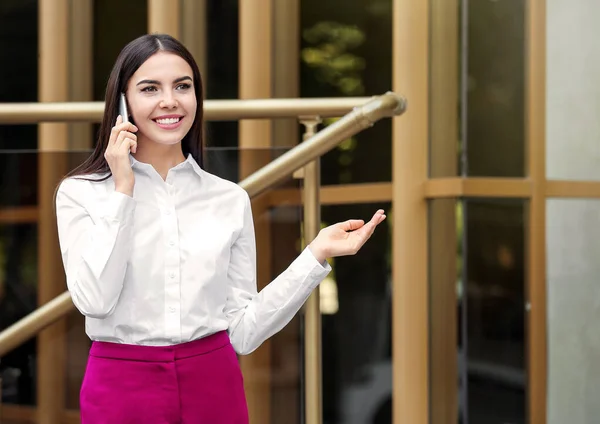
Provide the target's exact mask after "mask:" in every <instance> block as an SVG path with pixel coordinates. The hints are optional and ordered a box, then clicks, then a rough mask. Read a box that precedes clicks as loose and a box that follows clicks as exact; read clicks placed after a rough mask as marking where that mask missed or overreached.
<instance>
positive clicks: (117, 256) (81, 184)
mask: <svg viewBox="0 0 600 424" xmlns="http://www.w3.org/2000/svg"><path fill="white" fill-rule="evenodd" d="M90 184H93V183H89V182H87V181H83V180H75V179H67V180H65V181H63V183H62V184H61V185H60V187H59V189H58V191H57V194H56V216H57V225H58V238H59V243H60V249H61V255H62V259H63V265H64V267H65V273H66V277H67V287H68V289H69V292H70V293H71V297H72V299H73V303H74V304H75V306H76V307H77V309H79V311H80V312H81V313H82V314H84V315H86V316H89V317H93V318H105V317H107V316H109V315H110V314H112V312H113V311H114V310H115V307H116V305H117V301H118V300H119V296H120V294H121V291H122V289H123V280H124V278H125V272H126V270H127V262H128V259H129V252H130V251H131V247H132V233H133V215H134V211H135V201H134V199H133V198H131V197H130V196H127V195H125V194H122V193H119V192H111V193H109V194H108V196H107V197H106V198H105V199H102V201H101V200H100V199H98V200H97V201H94V199H91V200H89V201H87V202H84V199H86V198H90V197H91V196H90V195H89V194H90V192H93V187H90ZM84 203H85V204H84Z"/></svg>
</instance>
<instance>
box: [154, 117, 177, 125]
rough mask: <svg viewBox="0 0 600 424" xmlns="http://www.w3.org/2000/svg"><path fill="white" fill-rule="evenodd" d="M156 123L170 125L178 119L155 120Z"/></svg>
mask: <svg viewBox="0 0 600 424" xmlns="http://www.w3.org/2000/svg"><path fill="white" fill-rule="evenodd" d="M156 122H157V123H159V124H161V125H171V124H176V123H178V122H179V118H166V119H157V120H156Z"/></svg>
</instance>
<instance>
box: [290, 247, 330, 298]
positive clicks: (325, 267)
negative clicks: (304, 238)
mask: <svg viewBox="0 0 600 424" xmlns="http://www.w3.org/2000/svg"><path fill="white" fill-rule="evenodd" d="M294 265H295V266H298V267H299V268H301V269H305V270H307V271H308V273H307V277H306V280H305V283H306V284H307V285H309V286H310V287H311V289H312V288H315V287H316V286H318V285H319V284H320V283H321V281H323V279H325V277H327V275H328V274H329V273H330V272H331V265H329V262H327V261H325V262H324V263H319V261H317V258H315V256H314V255H313V253H312V251H311V250H310V249H309V248H308V247H305V248H304V250H303V251H302V253H300V255H299V256H298V258H296V260H295V261H294Z"/></svg>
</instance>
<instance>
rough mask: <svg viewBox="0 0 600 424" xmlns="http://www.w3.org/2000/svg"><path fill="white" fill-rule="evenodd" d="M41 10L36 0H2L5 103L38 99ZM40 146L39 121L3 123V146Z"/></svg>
mask: <svg viewBox="0 0 600 424" xmlns="http://www.w3.org/2000/svg"><path fill="white" fill-rule="evenodd" d="M37 13H38V2H37V1H36V0H3V1H0V63H1V64H2V66H0V81H2V83H1V84H0V102H2V103H6V102H35V101H37V91H38V74H37V69H38V25H37V24H38V19H37ZM15 40H18V42H15ZM9 64H10V65H9ZM36 147H37V126H36V125H0V150H6V149H35V148H36Z"/></svg>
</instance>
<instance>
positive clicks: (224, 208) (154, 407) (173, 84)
mask: <svg viewBox="0 0 600 424" xmlns="http://www.w3.org/2000/svg"><path fill="white" fill-rule="evenodd" d="M121 93H124V94H125V96H126V99H127V104H128V111H129V115H130V116H129V117H127V118H128V121H129V122H124V120H123V117H122V116H118V103H119V98H120V95H121ZM202 98H203V96H202V81H201V79H200V72H199V71H198V66H197V65H196V63H195V62H194V59H193V58H192V56H191V55H190V53H189V52H188V51H187V50H186V49H185V47H183V45H181V44H180V43H179V42H178V41H176V40H175V39H173V38H172V37H169V36H167V35H145V36H142V37H140V38H138V39H136V40H134V41H133V42H131V43H130V44H129V45H127V46H126V47H125V48H124V49H123V51H122V52H121V54H120V55H119V57H118V59H117V61H116V64H115V66H114V68H113V70H112V73H111V75H110V79H109V81H108V86H107V89H106V99H105V100H106V109H105V112H104V117H103V120H102V124H101V127H100V133H99V139H98V143H97V145H96V148H95V150H94V152H93V153H92V155H91V156H90V157H89V159H88V160H87V161H85V162H84V163H83V164H82V165H81V166H80V167H78V168H77V169H75V170H74V171H73V172H71V173H70V174H69V175H67V177H66V178H65V180H63V182H62V183H61V184H60V186H59V188H58V190H57V196H56V208H57V219H58V231H59V239H60V247H61V252H62V257H63V262H64V266H65V271H66V276H67V285H68V289H69V291H70V292H71V295H72V298H73V302H74V303H75V306H76V307H77V308H78V309H79V311H81V313H82V314H84V315H85V316H86V332H87V334H88V335H89V337H90V338H91V339H92V341H93V343H92V347H91V350H90V355H89V360H88V365H87V370H86V374H85V378H84V381H83V384H82V387H81V398H80V408H81V420H82V423H83V424H100V423H106V424H124V423H152V424H162V423H247V422H248V412H247V407H246V400H245V395H244V387H243V380H242V375H241V372H240V368H239V366H238V362H237V357H236V352H237V353H239V354H248V353H250V352H252V351H254V350H255V349H256V348H258V347H259V346H260V344H261V343H262V342H263V341H264V340H266V339H267V338H269V337H271V336H272V335H273V334H275V333H276V332H278V331H279V330H280V329H281V328H283V327H284V326H285V325H286V324H287V323H288V322H289V321H290V320H291V319H292V317H293V316H294V314H296V313H297V312H298V310H299V308H300V307H301V306H302V304H303V303H304V302H305V301H306V299H307V298H308V296H309V294H310V293H311V291H312V290H313V289H314V288H315V287H316V286H317V285H318V284H319V283H320V282H321V281H322V280H323V279H324V277H325V276H326V275H327V274H328V272H329V271H330V267H329V265H328V264H327V261H326V259H327V258H328V257H334V256H342V255H351V254H355V253H356V252H357V251H358V250H359V249H360V248H361V246H362V245H363V244H364V243H365V241H366V240H367V239H368V238H369V237H370V236H371V234H372V233H373V231H374V229H375V227H376V226H377V225H378V224H379V223H381V222H382V221H383V220H384V219H385V215H384V214H383V211H381V210H380V211H377V212H376V213H375V215H374V216H373V218H372V219H371V220H370V222H368V223H366V224H365V223H364V222H363V221H361V220H349V221H347V222H343V223H338V224H335V225H332V226H330V227H327V228H325V229H323V230H322V231H321V232H320V233H319V234H318V236H317V237H316V238H315V240H313V241H312V242H311V243H310V245H309V246H308V247H307V248H306V249H305V250H304V251H303V252H302V253H301V254H300V255H299V257H298V258H297V259H296V260H294V262H293V263H292V264H291V265H290V266H289V268H288V269H287V270H285V271H284V272H283V273H282V274H281V275H279V276H278V277H277V278H276V279H275V280H274V281H272V282H271V283H270V284H269V285H268V286H267V287H266V288H264V289H263V290H262V291H261V292H260V293H257V288H256V260H255V239H254V228H253V221H252V211H251V206H250V199H249V198H248V195H247V193H246V192H245V191H244V190H242V189H241V188H240V187H239V186H238V185H236V184H234V183H231V182H229V181H226V180H223V179H221V178H218V177H216V176H214V175H211V174H209V173H208V172H206V171H205V170H204V169H203V168H202V121H203V114H202Z"/></svg>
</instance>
